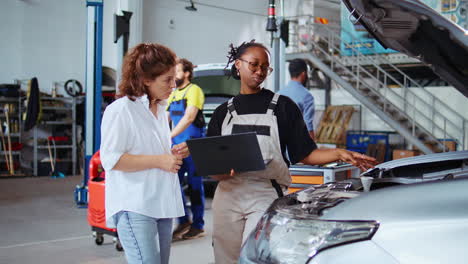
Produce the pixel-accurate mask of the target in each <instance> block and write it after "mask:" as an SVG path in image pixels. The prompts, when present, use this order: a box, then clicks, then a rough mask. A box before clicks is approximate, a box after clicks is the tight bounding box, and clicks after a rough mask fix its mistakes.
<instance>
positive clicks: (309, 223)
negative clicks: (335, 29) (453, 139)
mask: <svg viewBox="0 0 468 264" xmlns="http://www.w3.org/2000/svg"><path fill="white" fill-rule="evenodd" d="M342 1H343V2H344V3H345V5H346V7H347V8H348V9H349V10H350V11H352V14H353V15H354V16H355V18H356V19H359V20H360V23H361V24H362V25H363V26H364V27H365V28H366V29H367V31H369V33H370V34H372V35H373V36H374V37H375V38H376V39H377V40H378V41H379V42H380V43H381V44H382V45H383V46H385V47H388V48H392V49H395V50H398V51H400V52H403V53H406V54H408V55H411V56H417V57H418V58H420V59H421V60H422V61H424V62H425V63H427V64H428V65H431V67H432V69H433V70H434V71H435V72H436V73H437V74H438V75H440V76H441V77H442V78H444V79H445V80H446V81H447V82H449V83H451V84H452V85H453V86H454V87H455V88H457V89H458V90H459V91H460V92H461V93H462V94H463V95H465V96H468V86H467V84H468V34H467V31H466V30H463V29H461V28H460V27H458V26H456V25H455V24H453V23H451V22H449V21H448V20H446V19H445V18H442V17H441V16H439V15H438V14H437V13H436V12H434V11H433V10H431V9H430V8H428V7H427V6H425V5H423V4H421V3H420V2H419V1H417V0H342ZM386 14H401V16H402V17H393V18H394V19H395V21H389V20H388V19H387V20H386V19H384V18H385V15H386ZM404 21H407V22H404ZM410 22H411V23H410ZM413 22H414V23H413ZM401 23H403V24H401ZM392 25H395V27H393V28H392V27H391V26H392ZM399 25H404V26H399ZM382 28H385V32H386V34H383V33H382V32H384V31H383V30H382ZM389 30H390V31H389ZM392 30H393V31H392ZM366 177H367V178H366ZM361 179H362V180H364V179H367V180H370V182H371V185H370V191H369V192H364V191H363V185H362V183H363V182H364V181H362V180H361ZM367 182H369V181H367ZM467 245H468V151H458V152H447V153H437V154H430V155H425V156H417V157H412V158H406V159H401V160H394V161H390V162H386V163H383V164H380V165H378V166H376V168H374V169H371V170H369V171H367V172H365V173H364V174H363V175H361V178H360V179H359V178H358V179H349V180H347V181H343V182H340V183H330V184H324V185H319V186H317V187H312V188H309V189H306V190H303V191H299V192H297V193H293V194H290V195H287V196H285V197H282V198H279V199H277V200H276V201H275V202H273V204H272V205H271V206H270V208H269V209H268V210H267V212H266V213H265V215H264V216H263V217H262V219H261V220H260V221H259V223H258V225H257V227H256V228H255V230H254V231H253V232H252V233H251V234H250V236H249V238H248V239H247V240H246V242H245V243H244V245H243V247H242V252H241V257H240V259H239V263H243V264H244V263H288V264H289V263H309V264H311V263H333V264H339V263H379V264H382V263H384V264H385V263H411V264H414V263H424V264H426V263H468V250H467Z"/></svg>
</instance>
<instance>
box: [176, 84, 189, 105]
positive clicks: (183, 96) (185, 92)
mask: <svg viewBox="0 0 468 264" xmlns="http://www.w3.org/2000/svg"><path fill="white" fill-rule="evenodd" d="M190 86H192V83H190V84H188V85H187V88H186V90H185V91H184V94H183V95H182V99H180V100H183V99H184V98H185V95H186V94H187V92H188V90H189V88H190ZM176 89H177V88H176ZM184 89H185V88H184ZM175 97H176V93H175V92H173V93H172V98H171V103H173V102H175ZM180 100H178V101H180Z"/></svg>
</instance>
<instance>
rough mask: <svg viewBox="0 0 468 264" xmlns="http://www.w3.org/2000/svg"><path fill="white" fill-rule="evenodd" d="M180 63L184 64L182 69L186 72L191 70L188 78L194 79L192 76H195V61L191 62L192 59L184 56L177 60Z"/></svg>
mask: <svg viewBox="0 0 468 264" xmlns="http://www.w3.org/2000/svg"><path fill="white" fill-rule="evenodd" d="M179 63H180V64H182V70H183V71H184V72H189V73H190V75H189V77H188V79H189V81H192V77H193V68H195V67H194V66H193V63H192V62H190V61H189V60H187V59H184V58H181V59H178V60H177V64H179Z"/></svg>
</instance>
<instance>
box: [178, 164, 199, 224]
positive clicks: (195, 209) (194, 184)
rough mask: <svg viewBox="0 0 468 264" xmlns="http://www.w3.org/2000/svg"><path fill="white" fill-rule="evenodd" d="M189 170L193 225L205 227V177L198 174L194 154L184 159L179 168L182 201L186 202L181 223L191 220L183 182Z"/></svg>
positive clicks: (188, 178) (180, 218)
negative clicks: (193, 158)
mask: <svg viewBox="0 0 468 264" xmlns="http://www.w3.org/2000/svg"><path fill="white" fill-rule="evenodd" d="M186 172H187V174H188V177H187V180H188V182H187V184H188V189H189V190H188V191H189V193H190V203H191V208H190V209H191V210H192V218H193V219H192V221H193V223H192V226H193V227H194V228H197V229H203V227H204V225H205V221H204V220H203V216H204V214H205V189H204V187H203V177H202V176H198V175H197V174H196V173H195V164H194V162H193V160H192V156H188V157H187V158H185V159H184V160H183V163H182V166H181V167H180V170H179V181H180V187H181V190H182V201H183V203H184V211H185V216H182V217H179V224H184V223H187V222H188V221H189V209H188V208H187V206H186V204H187V201H186V199H185V194H184V189H183V184H184V180H185V179H184V175H185V173H186Z"/></svg>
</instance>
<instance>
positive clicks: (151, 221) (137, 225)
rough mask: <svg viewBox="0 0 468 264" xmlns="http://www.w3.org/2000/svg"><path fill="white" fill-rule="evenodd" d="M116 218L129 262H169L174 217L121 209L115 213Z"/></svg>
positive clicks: (160, 263)
mask: <svg viewBox="0 0 468 264" xmlns="http://www.w3.org/2000/svg"><path fill="white" fill-rule="evenodd" d="M114 219H115V222H116V223H117V233H118V234H119V240H120V243H121V244H122V247H123V248H124V250H125V257H126V258H127V262H128V263H129V264H136V263H139V264H143V263H148V264H150V263H151V264H156V263H157V264H167V263H169V255H170V253H171V241H172V218H161V219H158V218H152V217H149V216H145V215H141V214H137V213H134V212H128V211H120V212H118V213H117V214H115V215H114Z"/></svg>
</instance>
